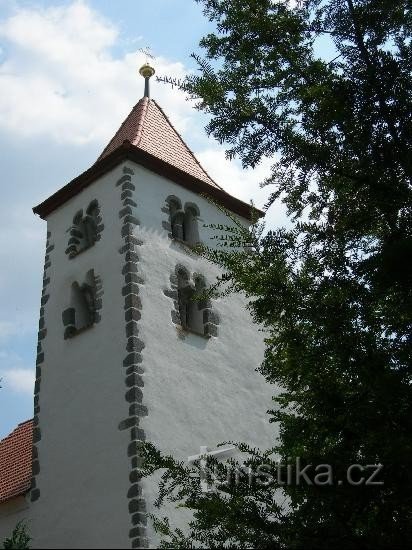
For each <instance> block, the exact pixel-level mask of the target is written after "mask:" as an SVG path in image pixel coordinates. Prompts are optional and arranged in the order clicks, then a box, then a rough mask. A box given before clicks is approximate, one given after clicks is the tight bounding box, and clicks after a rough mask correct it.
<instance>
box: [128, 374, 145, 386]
mask: <svg viewBox="0 0 412 550" xmlns="http://www.w3.org/2000/svg"><path fill="white" fill-rule="evenodd" d="M125 382H126V386H127V387H128V388H132V387H134V386H138V387H139V388H143V386H144V382H143V378H142V377H141V376H140V374H136V373H133V374H129V376H127V377H126V380H125Z"/></svg>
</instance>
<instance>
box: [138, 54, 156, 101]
mask: <svg viewBox="0 0 412 550" xmlns="http://www.w3.org/2000/svg"><path fill="white" fill-rule="evenodd" d="M148 50H149V48H145V49H144V50H143V49H141V50H140V51H141V52H142V53H144V54H145V55H146V63H145V64H144V65H142V66H141V67H140V69H139V73H140V74H141V75H142V76H143V78H144V97H150V84H149V80H150V78H151V77H152V76H153V75H154V74H155V70H154V68H153V67H152V66H151V65H149V62H148V60H147V58H148V57H150V58H151V59H154V56H153V55H151V54H150V52H149V51H148Z"/></svg>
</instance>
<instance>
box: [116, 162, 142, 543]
mask: <svg viewBox="0 0 412 550" xmlns="http://www.w3.org/2000/svg"><path fill="white" fill-rule="evenodd" d="M133 175H134V172H133V170H132V169H130V168H128V167H127V166H125V167H124V168H123V176H122V177H121V178H120V179H119V180H118V181H117V183H116V186H117V187H119V188H120V191H121V195H120V199H121V201H122V207H121V209H120V211H119V217H120V219H121V220H122V230H121V235H122V238H123V242H124V244H123V246H122V247H121V248H120V251H119V252H120V254H122V255H123V256H124V260H125V263H124V265H123V269H122V274H123V276H124V283H125V284H124V286H123V288H122V295H123V297H124V311H125V336H126V355H125V357H124V360H123V368H124V370H125V384H126V393H125V399H126V401H127V402H128V403H129V416H128V418H126V419H124V420H122V421H121V422H120V424H119V429H120V430H128V431H129V433H130V443H129V446H128V449H127V454H128V457H129V458H130V463H131V470H130V478H129V479H130V487H129V491H128V493H127V498H128V500H129V514H130V519H131V529H130V531H129V538H130V539H131V546H132V548H147V547H148V540H147V531H146V525H147V517H146V501H145V499H144V496H143V492H142V487H141V485H140V480H141V469H142V466H143V458H142V453H141V448H142V444H143V443H144V441H145V433H144V431H143V430H142V428H140V418H142V417H144V416H147V413H148V411H147V407H146V406H145V405H144V404H143V403H142V401H143V391H142V388H143V386H144V381H143V376H142V375H143V373H144V368H143V366H142V361H143V359H142V351H143V349H144V343H143V342H142V340H141V339H140V338H139V327H138V321H139V320H140V318H141V309H142V304H141V300H140V296H139V285H141V284H143V282H144V281H143V279H142V277H141V276H140V274H139V270H138V262H139V257H138V254H137V250H138V247H139V246H141V245H142V241H140V240H139V239H138V238H137V237H136V236H135V229H136V227H137V226H138V225H139V221H138V220H137V218H136V217H135V215H134V209H135V208H136V206H137V204H136V202H135V201H134V200H133V191H135V186H134V184H133V183H132V176H133Z"/></svg>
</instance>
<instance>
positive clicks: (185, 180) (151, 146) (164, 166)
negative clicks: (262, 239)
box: [33, 93, 263, 219]
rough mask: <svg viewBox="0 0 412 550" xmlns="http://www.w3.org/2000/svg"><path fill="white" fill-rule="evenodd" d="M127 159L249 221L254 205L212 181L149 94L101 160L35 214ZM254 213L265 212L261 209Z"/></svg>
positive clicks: (50, 208)
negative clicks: (207, 197) (206, 197)
mask: <svg viewBox="0 0 412 550" xmlns="http://www.w3.org/2000/svg"><path fill="white" fill-rule="evenodd" d="M127 160H130V161H132V162H135V163H137V164H140V165H141V166H143V167H145V168H147V169H148V170H151V171H152V172H155V173H157V174H159V175H161V176H163V177H166V178H168V179H169V180H171V181H173V182H175V183H176V184H178V185H180V186H182V187H185V188H186V189H189V190H190V191H192V192H193V193H196V194H201V195H205V196H209V197H210V198H211V199H213V200H214V201H215V202H217V203H219V204H221V205H222V206H224V207H225V208H227V209H228V210H230V211H231V212H234V213H236V214H238V215H240V216H242V217H244V218H246V219H250V217H251V207H250V205H249V204H246V203H244V202H243V201H241V200H239V199H237V198H236V197H233V196H232V195H230V194H229V193H227V192H226V191H224V189H222V187H220V186H219V185H218V184H217V183H216V182H215V181H213V180H212V178H211V177H210V176H209V175H208V174H207V172H206V171H205V170H204V169H203V168H202V166H201V165H200V164H199V162H198V160H197V159H196V157H195V156H194V154H193V153H192V151H191V150H190V149H189V148H188V146H187V145H186V143H185V142H184V141H183V139H182V138H181V136H180V135H179V133H178V132H177V130H176V129H175V128H174V126H173V125H172V123H171V122H170V120H169V119H168V118H167V116H166V115H165V113H164V112H163V110H162V109H161V108H160V107H159V105H158V104H157V103H156V101H154V100H153V99H150V98H149V97H148V94H146V93H145V96H144V97H143V98H142V99H141V100H140V101H139V102H138V103H137V104H136V105H135V106H134V107H133V109H132V110H131V112H130V114H129V115H128V117H127V118H126V120H125V121H124V122H123V123H122V125H121V126H120V128H119V129H118V130H117V132H116V133H115V135H114V137H113V138H112V139H111V140H110V141H109V143H108V145H107V146H106V147H105V148H104V150H103V152H102V153H101V155H100V156H99V158H98V159H97V161H96V162H95V163H94V164H93V165H92V166H91V167H90V168H89V169H88V170H86V171H85V172H83V173H82V174H80V175H79V176H77V177H76V178H74V179H73V180H72V181H70V182H69V183H68V184H67V185H65V186H64V187H62V188H61V189H59V190H58V191H56V192H55V193H54V194H53V195H51V196H50V197H48V198H47V199H46V200H45V201H43V202H42V203H41V204H39V205H37V206H35V207H34V208H33V211H34V213H35V214H38V215H39V216H40V217H41V218H43V219H45V218H47V216H48V215H49V214H50V213H51V212H53V211H54V210H55V209H56V208H59V207H60V206H62V205H63V204H64V203H65V202H67V201H68V200H70V199H71V198H72V197H74V196H75V195H77V194H78V193H80V192H81V191H82V190H83V189H84V188H85V187H88V186H89V185H91V184H92V183H93V182H94V181H96V180H97V179H99V178H100V177H102V176H103V175H105V174H107V173H108V172H110V171H111V170H114V169H115V168H116V167H117V166H118V165H119V164H120V163H121V162H124V161H127ZM256 212H257V214H258V215H263V212H260V211H258V210H257V211H256Z"/></svg>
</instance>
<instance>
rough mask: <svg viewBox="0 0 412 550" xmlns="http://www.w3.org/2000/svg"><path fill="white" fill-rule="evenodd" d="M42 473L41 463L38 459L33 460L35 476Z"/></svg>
mask: <svg viewBox="0 0 412 550" xmlns="http://www.w3.org/2000/svg"><path fill="white" fill-rule="evenodd" d="M39 473H40V463H39V461H38V460H33V462H32V474H33V475H34V476H37V475H39Z"/></svg>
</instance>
